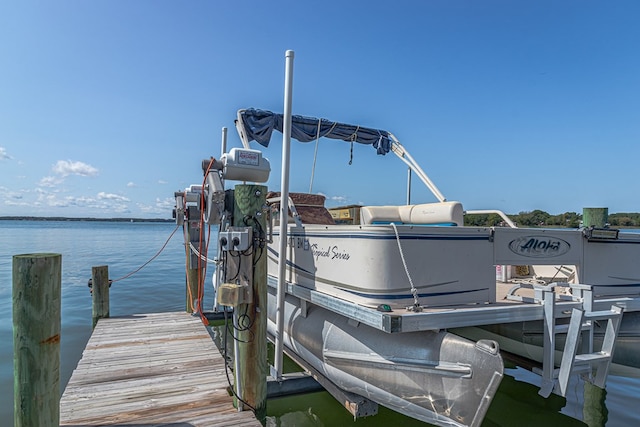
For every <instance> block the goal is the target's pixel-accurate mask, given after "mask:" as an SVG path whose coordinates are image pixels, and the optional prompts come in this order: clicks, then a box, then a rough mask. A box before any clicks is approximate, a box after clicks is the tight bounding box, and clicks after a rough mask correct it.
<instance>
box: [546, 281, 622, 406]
mask: <svg viewBox="0 0 640 427" xmlns="http://www.w3.org/2000/svg"><path fill="white" fill-rule="evenodd" d="M565 286H566V284H565ZM570 288H571V292H572V295H571V296H568V295H567V296H565V295H563V296H562V297H565V298H569V299H570V300H573V301H579V302H581V303H582V309H579V308H574V309H572V312H571V320H570V321H569V323H568V324H565V325H556V306H555V302H556V297H557V295H556V292H555V286H554V284H553V283H552V284H550V285H549V286H545V287H540V288H538V289H537V291H538V292H541V296H542V301H541V302H542V304H543V313H544V322H543V323H544V342H543V361H542V372H541V373H540V374H541V376H542V385H541V386H540V390H539V392H538V394H540V395H541V396H543V397H548V396H549V395H550V394H551V393H552V392H554V391H555V392H556V393H557V394H560V395H561V396H566V393H567V386H568V384H569V377H570V375H571V374H572V373H574V372H584V371H586V372H587V373H588V374H589V375H588V377H587V378H586V380H587V381H589V382H591V383H593V384H594V385H596V386H598V387H600V388H604V387H605V383H606V381H607V375H608V373H609V366H610V365H611V360H612V359H613V350H614V347H615V342H616V338H617V336H618V330H619V328H620V322H621V321H622V312H623V309H622V308H621V307H618V306H615V305H612V306H611V309H609V310H603V311H593V310H592V309H593V291H592V289H591V286H589V285H579V284H572V285H570ZM598 320H606V321H607V326H606V330H605V335H604V338H603V342H602V347H601V349H600V350H597V351H594V349H593V330H594V323H595V322H596V321H598ZM560 333H566V340H565V346H564V351H563V354H562V362H561V363H560V368H559V369H556V367H555V361H554V353H555V347H556V346H555V344H556V334H560ZM581 335H582V337H583V339H582V346H581V349H580V353H578V344H579V342H580V336H581ZM594 369H596V374H595V376H594V375H593V370H594Z"/></svg>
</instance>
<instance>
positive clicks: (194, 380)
mask: <svg viewBox="0 0 640 427" xmlns="http://www.w3.org/2000/svg"><path fill="white" fill-rule="evenodd" d="M227 385H228V384H227V377H226V375H225V367H224V360H223V357H222V355H221V354H220V352H219V351H218V349H217V348H216V346H215V344H214V343H213V341H212V339H211V337H210V336H209V334H208V332H207V331H206V329H205V327H204V326H203V325H202V323H201V322H200V319H199V318H196V317H193V316H191V315H189V314H187V313H153V314H140V315H134V316H124V317H112V318H107V319H100V320H99V321H98V324H97V326H96V328H95V330H94V332H93V334H92V336H91V338H90V339H89V342H88V343H87V346H86V348H85V350H84V352H83V355H82V359H81V360H80V362H79V363H78V366H77V368H76V370H75V371H74V372H73V374H72V376H71V379H70V380H69V384H67V387H66V389H65V391H64V394H63V395H62V399H61V401H60V425H61V426H68V427H71V426H74V427H77V426H106V425H126V426H127V427H131V426H166V425H171V426H196V427H199V426H203V427H204V426H217V427H222V426H256V427H258V426H261V423H260V422H259V421H257V420H256V418H255V416H254V414H253V412H251V411H245V412H237V410H236V408H235V407H234V406H233V401H232V397H230V396H229V394H228V393H227Z"/></svg>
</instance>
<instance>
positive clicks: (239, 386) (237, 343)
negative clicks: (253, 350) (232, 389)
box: [224, 310, 244, 412]
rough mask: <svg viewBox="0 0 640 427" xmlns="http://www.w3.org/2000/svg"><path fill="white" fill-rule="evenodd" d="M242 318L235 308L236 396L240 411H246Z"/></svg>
mask: <svg viewBox="0 0 640 427" xmlns="http://www.w3.org/2000/svg"><path fill="white" fill-rule="evenodd" d="M239 329H240V320H239V319H238V310H233V338H234V339H233V369H234V377H235V382H236V396H238V397H239V399H238V408H237V409H238V412H242V411H244V404H243V403H242V400H243V399H244V390H243V389H242V381H240V378H241V375H240V370H241V369H242V366H241V365H240V357H239V356H238V355H239V354H240V337H239V335H240V332H239ZM224 333H225V334H226V333H227V331H226V327H225V331H224Z"/></svg>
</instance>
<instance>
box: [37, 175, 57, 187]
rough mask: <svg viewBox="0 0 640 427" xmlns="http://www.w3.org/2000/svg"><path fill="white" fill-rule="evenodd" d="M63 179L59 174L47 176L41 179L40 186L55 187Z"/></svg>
mask: <svg viewBox="0 0 640 427" xmlns="http://www.w3.org/2000/svg"><path fill="white" fill-rule="evenodd" d="M61 182H62V179H61V178H59V177H57V176H45V177H43V178H42V179H41V180H40V184H39V185H40V187H54V186H56V185H57V184H60V183H61Z"/></svg>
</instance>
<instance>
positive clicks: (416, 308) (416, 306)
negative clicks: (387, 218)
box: [391, 222, 422, 311]
mask: <svg viewBox="0 0 640 427" xmlns="http://www.w3.org/2000/svg"><path fill="white" fill-rule="evenodd" d="M391 226H392V227H393V231H394V232H395V233H396V242H397V243H398V250H399V251H400V259H402V265H403V266H404V272H405V273H406V274H407V278H408V279H409V284H410V285H411V294H412V295H413V307H407V310H412V311H422V308H421V307H420V302H419V301H418V289H416V287H415V285H414V284H413V279H411V274H410V273H409V268H408V267H407V262H406V261H405V259H404V252H403V251H402V245H401V244H400V235H399V234H398V228H397V227H396V225H395V223H393V222H392V223H391Z"/></svg>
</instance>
